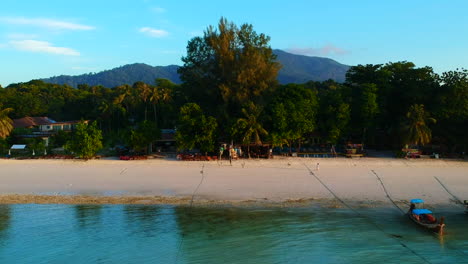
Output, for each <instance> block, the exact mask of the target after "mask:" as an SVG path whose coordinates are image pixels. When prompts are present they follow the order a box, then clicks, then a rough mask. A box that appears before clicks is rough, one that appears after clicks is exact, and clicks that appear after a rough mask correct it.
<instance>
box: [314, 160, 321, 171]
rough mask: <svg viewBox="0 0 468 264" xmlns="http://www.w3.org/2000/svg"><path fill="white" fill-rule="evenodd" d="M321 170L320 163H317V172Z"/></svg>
mask: <svg viewBox="0 0 468 264" xmlns="http://www.w3.org/2000/svg"><path fill="white" fill-rule="evenodd" d="M319 169H320V163H318V162H317V165H316V166H315V170H319Z"/></svg>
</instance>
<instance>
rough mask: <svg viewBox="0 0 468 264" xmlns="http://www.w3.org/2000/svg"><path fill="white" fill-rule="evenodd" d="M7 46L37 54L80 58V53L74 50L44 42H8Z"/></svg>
mask: <svg viewBox="0 0 468 264" xmlns="http://www.w3.org/2000/svg"><path fill="white" fill-rule="evenodd" d="M9 44H10V45H11V46H12V47H13V48H15V49H17V50H22V51H30V52H37V53H50V54H57V55H67V56H80V53H79V52H78V51H76V50H74V49H70V48H64V47H55V46H53V45H52V44H51V43H49V42H46V41H39V40H14V41H10V42H9Z"/></svg>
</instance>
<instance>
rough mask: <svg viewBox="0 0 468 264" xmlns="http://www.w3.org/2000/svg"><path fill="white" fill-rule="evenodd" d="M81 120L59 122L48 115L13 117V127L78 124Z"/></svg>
mask: <svg viewBox="0 0 468 264" xmlns="http://www.w3.org/2000/svg"><path fill="white" fill-rule="evenodd" d="M80 122H81V121H80V120H73V121H59V122H57V121H55V120H53V119H50V118H48V117H46V116H38V117H31V116H26V117H23V118H19V119H13V127H14V128H32V127H35V126H41V125H71V124H78V123H80ZM84 122H85V123H87V122H88V120H84Z"/></svg>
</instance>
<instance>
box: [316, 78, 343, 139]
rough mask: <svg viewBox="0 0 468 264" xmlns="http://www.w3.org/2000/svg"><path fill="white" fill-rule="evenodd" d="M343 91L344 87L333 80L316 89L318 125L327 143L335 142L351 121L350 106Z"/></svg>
mask: <svg viewBox="0 0 468 264" xmlns="http://www.w3.org/2000/svg"><path fill="white" fill-rule="evenodd" d="M345 93H346V89H345V87H343V86H342V85H340V84H337V83H335V82H329V83H327V84H325V87H323V88H321V89H319V90H318V96H319V105H320V107H319V121H318V123H319V124H318V127H319V131H320V134H321V135H323V137H324V138H325V141H326V142H328V143H332V144H337V143H338V141H339V140H340V139H342V138H343V136H344V135H345V133H346V131H347V129H348V125H349V122H350V121H351V107H350V105H349V103H347V102H346V101H345V100H344V98H345V96H344V95H345Z"/></svg>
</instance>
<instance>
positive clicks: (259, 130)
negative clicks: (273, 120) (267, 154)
mask: <svg viewBox="0 0 468 264" xmlns="http://www.w3.org/2000/svg"><path fill="white" fill-rule="evenodd" d="M261 111H262V109H261V108H260V107H257V106H256V105H255V104H254V103H252V102H250V103H249V104H247V108H242V114H243V115H244V117H243V118H239V119H237V122H236V126H235V129H234V133H233V134H239V133H240V135H241V137H242V143H243V144H247V148H248V153H249V158H250V144H251V143H252V142H253V143H255V144H256V145H261V144H262V140H261V138H260V136H261V135H264V136H266V135H268V132H267V131H266V130H265V129H264V128H263V126H262V124H261V123H260V122H259V121H258V117H259V116H260V113H261Z"/></svg>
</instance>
